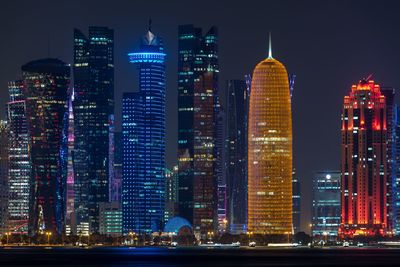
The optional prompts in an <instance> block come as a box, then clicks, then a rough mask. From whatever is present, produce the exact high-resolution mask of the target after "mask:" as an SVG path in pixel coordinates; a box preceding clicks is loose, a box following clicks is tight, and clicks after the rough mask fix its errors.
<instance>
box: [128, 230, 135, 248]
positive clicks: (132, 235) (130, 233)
mask: <svg viewBox="0 0 400 267" xmlns="http://www.w3.org/2000/svg"><path fill="white" fill-rule="evenodd" d="M135 235H136V233H135V232H129V236H130V237H131V245H132V243H133V237H134V236H135Z"/></svg>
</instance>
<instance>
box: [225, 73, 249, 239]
mask: <svg viewBox="0 0 400 267" xmlns="http://www.w3.org/2000/svg"><path fill="white" fill-rule="evenodd" d="M249 94H250V92H249V89H248V87H247V85H246V83H245V81H244V80H230V81H228V82H227V95H226V107H227V114H228V116H227V119H226V161H227V164H226V178H227V198H228V209H227V214H228V224H229V231H230V232H231V233H234V234H239V233H244V232H246V218H247V120H248V113H249Z"/></svg>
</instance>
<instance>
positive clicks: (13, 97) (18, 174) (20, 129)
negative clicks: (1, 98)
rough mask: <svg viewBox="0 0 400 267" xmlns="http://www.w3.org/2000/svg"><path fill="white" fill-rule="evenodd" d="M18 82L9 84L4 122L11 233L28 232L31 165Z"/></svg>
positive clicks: (21, 85) (24, 107) (21, 96)
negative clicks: (7, 129) (7, 155)
mask: <svg viewBox="0 0 400 267" xmlns="http://www.w3.org/2000/svg"><path fill="white" fill-rule="evenodd" d="M23 86H24V83H23V81H21V80H17V81H11V82H9V83H8V91H9V101H8V103H7V120H8V125H9V129H10V133H9V157H10V161H9V168H10V171H9V174H10V178H9V200H8V212H9V216H10V218H9V219H10V220H9V226H10V227H9V228H10V230H11V231H13V232H18V233H25V234H26V233H27V232H28V217H29V191H30V183H31V164H30V159H29V149H28V125H27V120H26V115H25V114H26V104H25V97H24V95H23Z"/></svg>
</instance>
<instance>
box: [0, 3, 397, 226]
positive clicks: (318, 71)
mask: <svg viewBox="0 0 400 267" xmlns="http://www.w3.org/2000/svg"><path fill="white" fill-rule="evenodd" d="M235 2H239V1H220V0H218V1H217V0H212V1H174V0H168V1H166V0H160V1H156V0H150V1H119V0H112V1H110V0H102V1H101V0H97V1H87V0H85V1H72V0H70V1H54V0H53V1H40V0H37V1H17V0H14V1H6V2H4V3H2V7H1V9H0V36H1V41H0V58H1V63H0V66H1V68H0V70H1V71H0V106H4V104H5V102H6V99H7V81H8V80H13V79H16V78H20V75H21V74H20V67H21V65H23V64H24V63H26V62H28V61H30V60H34V59H38V58H43V57H47V56H48V55H50V56H51V57H58V58H60V59H62V60H64V61H66V62H68V63H72V41H73V40H72V34H73V28H74V27H77V28H80V29H81V30H83V31H84V32H87V29H88V26H90V25H96V26H108V27H111V28H113V29H114V30H115V96H116V114H117V120H118V122H119V120H120V113H121V111H120V107H121V96H122V92H124V91H133V90H136V89H137V84H138V81H137V73H136V68H135V67H134V66H133V65H131V64H129V63H128V58H127V56H126V54H127V53H128V52H129V51H131V50H134V49H135V48H136V47H137V45H138V39H139V37H140V36H141V35H143V34H144V33H145V32H146V29H147V24H148V19H149V18H150V17H151V18H152V20H153V27H152V29H153V32H155V34H157V35H160V36H161V37H163V38H164V43H165V49H166V52H167V54H168V62H167V79H168V87H167V160H168V166H169V167H170V166H172V165H173V164H175V161H176V143H177V140H176V139H177V119H176V118H177V108H176V107H177V106H176V104H177V103H176V102H177V101H176V100H177V89H176V79H177V74H176V70H177V28H178V25H179V24H188V23H193V24H195V25H196V26H199V27H203V28H205V29H207V28H209V27H210V26H211V25H217V26H218V27H219V33H220V39H219V40H220V42H219V44H220V46H219V52H220V53H219V55H220V70H221V72H220V74H221V75H220V80H221V90H224V89H225V88H224V87H222V85H224V81H225V80H227V79H241V78H243V75H244V74H246V73H251V72H252V70H253V68H254V66H255V65H256V64H257V63H258V62H259V61H260V60H262V59H263V58H264V57H265V56H266V55H267V44H268V32H269V31H272V38H273V56H274V58H276V59H278V60H280V61H281V62H282V63H283V64H284V65H285V66H286V68H287V70H288V72H289V73H295V74H296V75H297V80H296V86H295V93H294V105H293V125H294V129H293V135H294V166H295V167H296V169H297V172H298V176H299V178H300V179H301V181H302V194H303V203H302V208H303V211H304V216H303V217H302V221H303V222H302V225H303V228H304V229H305V230H306V228H307V225H308V224H309V222H310V221H309V220H310V207H311V180H312V176H313V172H314V171H316V170H326V169H339V168H340V112H341V105H342V100H343V96H344V95H345V94H347V93H348V91H349V90H350V86H351V85H352V84H353V83H355V82H357V81H358V80H359V79H360V78H362V77H365V76H368V74H371V73H372V74H373V75H374V79H375V81H376V82H378V83H380V84H381V85H385V86H393V87H400V73H399V66H400V27H399V26H400V21H399V18H398V13H399V7H400V4H396V2H395V1H382V0H380V1H285V0H279V1H278V0H277V1H266V0H264V1H251V0H246V1H243V2H241V3H240V4H235ZM49 44H50V45H49ZM49 47H50V49H49ZM1 110H3V109H1ZM2 115H3V114H2Z"/></svg>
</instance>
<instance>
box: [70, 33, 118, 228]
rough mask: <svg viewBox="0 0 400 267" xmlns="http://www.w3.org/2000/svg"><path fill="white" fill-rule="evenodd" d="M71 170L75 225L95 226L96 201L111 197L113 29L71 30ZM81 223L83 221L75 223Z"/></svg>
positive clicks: (96, 222)
mask: <svg viewBox="0 0 400 267" xmlns="http://www.w3.org/2000/svg"><path fill="white" fill-rule="evenodd" d="M73 72H74V90H75V100H74V120H75V121H74V122H75V123H74V128H75V130H74V131H75V149H74V171H75V174H74V175H75V181H74V183H75V209H76V213H77V226H78V225H80V224H82V227H84V225H85V227H87V225H89V227H90V232H98V230H99V222H98V213H99V207H98V203H100V202H108V201H109V200H110V195H109V184H110V180H111V178H110V173H112V168H111V169H110V166H112V162H110V155H112V154H111V153H110V150H111V149H112V148H111V146H112V145H113V142H110V134H111V135H112V132H111V133H110V129H112V127H113V118H114V116H113V114H114V31H113V30H112V29H109V28H107V27H89V37H88V38H87V37H86V36H85V35H84V34H83V33H82V32H81V31H79V30H77V29H75V30H74V68H73ZM79 227H81V226H79Z"/></svg>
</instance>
